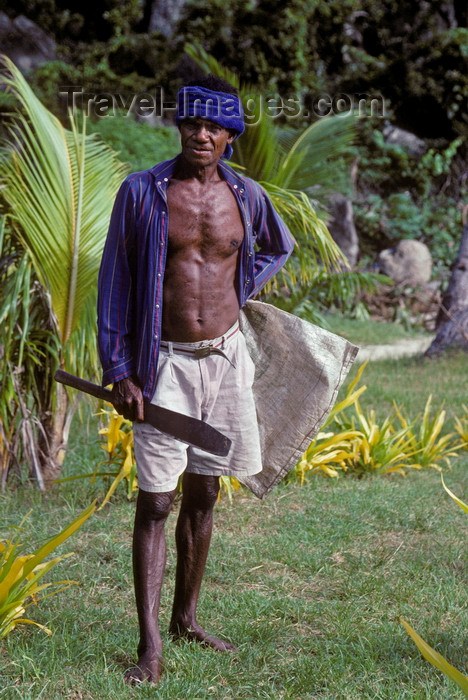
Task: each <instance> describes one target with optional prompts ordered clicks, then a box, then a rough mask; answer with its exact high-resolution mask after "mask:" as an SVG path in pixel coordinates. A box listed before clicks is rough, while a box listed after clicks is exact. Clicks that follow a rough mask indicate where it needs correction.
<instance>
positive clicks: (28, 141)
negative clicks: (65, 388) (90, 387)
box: [0, 57, 126, 368]
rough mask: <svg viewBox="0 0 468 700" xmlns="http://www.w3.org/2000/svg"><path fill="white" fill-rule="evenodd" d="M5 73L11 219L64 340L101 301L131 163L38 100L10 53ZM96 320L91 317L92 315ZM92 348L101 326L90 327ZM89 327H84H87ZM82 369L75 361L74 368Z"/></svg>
mask: <svg viewBox="0 0 468 700" xmlns="http://www.w3.org/2000/svg"><path fill="white" fill-rule="evenodd" d="M0 66H1V71H0V75H1V80H2V83H3V84H4V86H5V87H6V89H7V90H8V91H9V92H11V93H12V94H13V95H14V96H15V97H16V99H17V100H18V102H19V106H20V107H19V109H18V110H17V111H16V112H15V114H14V117H13V123H12V125H11V126H10V127H9V129H8V137H7V142H6V144H5V146H4V147H3V149H2V153H1V159H0V168H1V184H2V186H3V194H4V198H5V200H6V202H7V204H8V205H9V209H10V212H9V219H10V221H11V222H12V224H13V225H14V227H15V230H16V232H17V235H18V236H19V238H20V240H21V242H22V244H23V245H24V247H25V249H27V250H28V252H29V255H30V257H31V259H32V261H33V264H34V268H35V270H36V273H37V275H38V278H39V281H40V282H41V284H42V285H43V286H44V288H45V289H47V290H48V292H49V293H50V299H51V306H52V309H53V313H54V317H55V322H56V325H57V331H58V334H59V337H60V340H61V343H62V345H63V347H64V348H65V346H66V345H67V344H68V342H69V340H70V338H71V336H72V334H73V333H74V332H75V331H76V329H77V328H78V327H79V326H80V325H81V324H82V319H83V317H86V318H87V319H89V318H90V314H89V312H87V307H95V299H96V280H97V271H98V266H99V260H100V253H101V250H102V246H103V244H104V239H105V235H106V231H107V225H108V221H109V217H110V212H111V208H112V202H113V199H114V197H115V193H116V191H117V188H118V186H119V183H120V182H121V181H122V179H123V177H124V175H125V172H126V171H125V167H124V166H123V165H122V164H121V163H120V162H119V161H118V159H117V157H116V155H115V154H114V152H113V151H112V150H111V149H110V148H109V147H108V146H106V145H105V144H104V143H102V142H100V141H99V140H97V138H96V137H95V136H87V135H86V134H85V122H83V125H82V128H81V130H79V129H78V124H77V120H76V119H75V117H74V116H73V115H70V122H71V130H67V129H65V128H64V127H63V126H62V125H61V123H60V122H59V120H58V119H57V118H56V117H54V115H52V114H51V113H50V112H49V111H48V110H47V109H46V108H45V107H44V106H43V105H42V104H41V102H40V101H39V100H38V99H37V97H36V96H35V95H34V93H33V91H32V90H31V88H30V87H29V85H28V84H27V82H26V81H25V79H24V78H23V76H22V75H21V73H20V71H19V70H18V69H17V68H16V66H15V65H14V63H13V62H12V61H10V60H9V59H8V58H6V57H2V59H1V63H0ZM88 322H89V321H88ZM85 330H86V331H88V333H87V336H88V337H87V343H88V346H87V347H88V349H89V350H91V349H92V348H93V347H94V327H93V326H89V325H88V327H87V328H86V329H85ZM82 331H83V329H82ZM75 368H76V367H75Z"/></svg>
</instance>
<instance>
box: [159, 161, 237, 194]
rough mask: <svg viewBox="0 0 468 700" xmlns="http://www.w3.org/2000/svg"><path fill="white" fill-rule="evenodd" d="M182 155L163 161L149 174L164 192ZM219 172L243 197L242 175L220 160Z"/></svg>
mask: <svg viewBox="0 0 468 700" xmlns="http://www.w3.org/2000/svg"><path fill="white" fill-rule="evenodd" d="M179 157H180V154H179V155H177V156H176V157H175V158H171V160H166V161H163V162H162V163H157V164H156V165H154V166H153V167H152V168H150V169H149V172H150V173H151V175H152V176H153V177H154V179H155V180H156V185H157V186H158V187H160V188H163V189H164V190H165V189H166V188H167V183H168V181H169V180H170V179H171V177H172V175H173V173H174V169H175V166H176V163H177V160H178V158H179ZM218 170H219V173H220V175H221V177H222V178H223V180H226V182H228V183H229V184H230V185H231V186H232V187H233V188H234V189H235V190H236V191H237V192H238V193H239V194H240V196H241V197H242V195H244V192H245V180H244V178H243V177H242V175H239V173H237V172H236V171H235V170H234V169H233V168H231V166H230V165H228V164H227V163H225V162H224V161H222V160H220V161H219V163H218Z"/></svg>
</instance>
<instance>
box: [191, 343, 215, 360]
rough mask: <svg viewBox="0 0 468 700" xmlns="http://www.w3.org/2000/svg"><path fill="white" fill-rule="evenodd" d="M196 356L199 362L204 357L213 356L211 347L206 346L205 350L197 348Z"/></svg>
mask: <svg viewBox="0 0 468 700" xmlns="http://www.w3.org/2000/svg"><path fill="white" fill-rule="evenodd" d="M194 355H195V357H196V358H197V360H199V359H200V358H202V357H208V355H211V345H205V347H204V348H197V349H196V350H194Z"/></svg>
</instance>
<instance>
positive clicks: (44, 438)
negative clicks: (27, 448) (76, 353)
mask: <svg viewBox="0 0 468 700" xmlns="http://www.w3.org/2000/svg"><path fill="white" fill-rule="evenodd" d="M56 392H57V393H56V403H55V409H54V411H51V412H48V414H47V415H46V416H44V418H43V420H42V427H41V432H40V434H39V437H38V446H39V456H40V463H41V472H42V477H43V480H44V485H45V487H46V488H47V487H49V486H51V484H52V481H53V480H54V479H57V478H58V477H59V476H60V473H61V471H62V465H63V460H64V459H65V452H66V449H67V443H68V437H69V433H70V423H71V419H72V415H73V412H74V411H73V408H72V407H71V406H70V402H69V400H68V396H67V392H66V390H65V387H64V386H62V385H61V384H58V385H57V387H56Z"/></svg>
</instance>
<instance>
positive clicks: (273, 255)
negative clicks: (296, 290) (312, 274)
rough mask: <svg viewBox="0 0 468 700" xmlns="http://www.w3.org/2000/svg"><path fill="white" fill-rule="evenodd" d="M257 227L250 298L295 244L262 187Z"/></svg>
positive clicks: (256, 220)
mask: <svg viewBox="0 0 468 700" xmlns="http://www.w3.org/2000/svg"><path fill="white" fill-rule="evenodd" d="M254 231H255V234H256V250H255V258H254V287H253V289H252V291H251V293H250V294H249V298H252V297H254V296H256V295H257V294H258V293H259V291H260V290H261V289H263V287H264V286H265V285H266V283H267V282H268V280H270V279H271V278H272V277H273V276H274V275H276V273H277V272H278V270H280V269H281V268H282V267H283V265H284V263H285V262H286V260H287V259H288V258H289V256H290V255H291V253H292V251H293V249H294V245H295V242H294V238H293V237H292V235H291V233H290V231H289V229H288V227H287V226H286V224H285V223H284V221H283V220H282V219H281V217H280V216H279V215H278V213H277V212H276V209H275V208H274V206H273V204H272V203H271V201H270V199H269V197H268V196H267V194H266V193H265V192H264V190H262V189H260V194H259V198H258V202H257V211H256V216H255V219H254Z"/></svg>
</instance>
